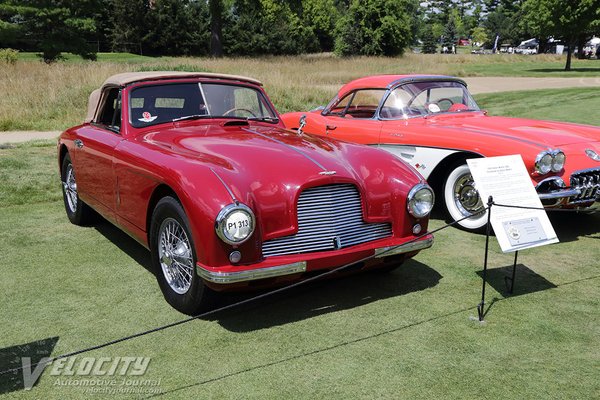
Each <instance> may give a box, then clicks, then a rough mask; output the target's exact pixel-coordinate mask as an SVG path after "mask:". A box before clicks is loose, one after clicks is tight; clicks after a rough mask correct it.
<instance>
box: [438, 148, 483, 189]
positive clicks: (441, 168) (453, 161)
mask: <svg viewBox="0 0 600 400" xmlns="http://www.w3.org/2000/svg"><path fill="white" fill-rule="evenodd" d="M483 157H484V156H483V155H481V154H479V153H475V152H471V151H461V152H458V153H452V154H450V155H449V156H447V157H446V158H444V159H443V160H442V161H440V162H439V163H438V165H436V166H435V168H434V170H433V171H431V174H430V175H429V177H428V179H427V183H429V186H431V187H432V188H433V191H434V192H435V193H436V197H439V195H441V194H442V191H443V189H444V183H445V182H446V178H447V177H448V175H449V174H450V172H452V167H453V166H455V165H457V164H459V163H462V162H465V161H466V160H467V159H469V158H483Z"/></svg>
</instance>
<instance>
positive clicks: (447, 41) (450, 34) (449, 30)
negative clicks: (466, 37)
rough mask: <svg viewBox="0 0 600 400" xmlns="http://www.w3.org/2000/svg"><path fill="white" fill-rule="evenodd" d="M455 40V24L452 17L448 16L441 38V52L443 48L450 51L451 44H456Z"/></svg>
mask: <svg viewBox="0 0 600 400" xmlns="http://www.w3.org/2000/svg"><path fill="white" fill-rule="evenodd" d="M456 40H457V37H456V25H455V23H454V19H452V18H449V19H448V22H447V23H446V27H445V29H444V37H443V39H442V52H443V51H444V48H446V49H447V51H452V46H455V45H456Z"/></svg>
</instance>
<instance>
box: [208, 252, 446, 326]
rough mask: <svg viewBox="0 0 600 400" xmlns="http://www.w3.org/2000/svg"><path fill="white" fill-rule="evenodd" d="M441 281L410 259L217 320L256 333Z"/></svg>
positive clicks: (232, 298)
mask: <svg viewBox="0 0 600 400" xmlns="http://www.w3.org/2000/svg"><path fill="white" fill-rule="evenodd" d="M441 278H442V276H441V275H440V274H439V273H438V272H437V271H435V270H434V269H432V268H430V267H428V266H427V265H425V264H422V263H420V262H418V261H415V260H409V261H407V262H405V263H404V264H403V265H402V266H400V267H399V268H398V269H397V270H395V271H394V272H390V273H384V272H376V271H373V272H362V273H359V274H356V275H351V276H345V277H340V278H337V279H327V280H324V281H318V282H314V283H309V284H306V285H305V286H301V287H299V288H297V289H293V290H291V291H287V292H285V294H280V295H276V296H270V297H268V298H265V299H264V300H258V301H256V302H253V303H252V304H249V305H247V306H244V307H240V308H236V310H235V311H230V312H226V313H223V314H220V315H218V316H215V317H214V318H213V319H214V320H216V321H218V323H219V324H220V325H221V326H222V327H224V328H225V329H227V330H229V331H233V332H249V331H256V330H259V329H265V328H270V327H273V326H278V325H284V324H288V323H291V322H296V321H300V320H304V319H308V318H313V317H315V316H318V315H322V314H327V313H331V312H336V311H340V310H345V309H351V308H355V307H358V306H361V305H364V304H368V303H371V302H374V301H378V300H382V299H386V298H390V297H395V296H401V295H405V294H408V293H411V292H417V291H421V290H425V289H427V288H431V287H434V286H436V285H437V284H438V282H439V281H440V279H441ZM256 294H257V293H256V292H252V293H244V294H228V295H226V296H224V298H223V302H224V303H226V304H232V303H235V302H238V301H240V300H244V299H246V298H250V297H253V296H255V295H256ZM275 297H276V298H275Z"/></svg>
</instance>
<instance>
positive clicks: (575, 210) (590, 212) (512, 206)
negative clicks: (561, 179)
mask: <svg viewBox="0 0 600 400" xmlns="http://www.w3.org/2000/svg"><path fill="white" fill-rule="evenodd" d="M493 205H495V206H498V207H504V208H521V209H524V210H540V211H552V212H555V211H558V212H561V211H562V212H576V213H585V214H593V213H597V212H598V211H599V210H586V209H583V210H582V209H579V208H543V207H541V208H540V207H527V206H514V205H511V204H499V203H493Z"/></svg>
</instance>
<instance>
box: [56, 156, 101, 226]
mask: <svg viewBox="0 0 600 400" xmlns="http://www.w3.org/2000/svg"><path fill="white" fill-rule="evenodd" d="M60 176H61V183H62V192H63V201H64V202H65V211H66V212H67V217H68V218H69V221H71V223H73V224H75V225H80V226H81V225H88V224H89V223H91V222H92V221H93V217H94V211H93V210H92V209H91V208H90V206H88V205H87V204H85V203H84V202H83V201H82V200H81V199H80V198H79V193H78V192H77V181H76V180H75V169H74V168H73V163H72V162H71V156H69V154H67V155H66V156H65V158H64V159H63V162H62V167H61V174H60Z"/></svg>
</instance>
